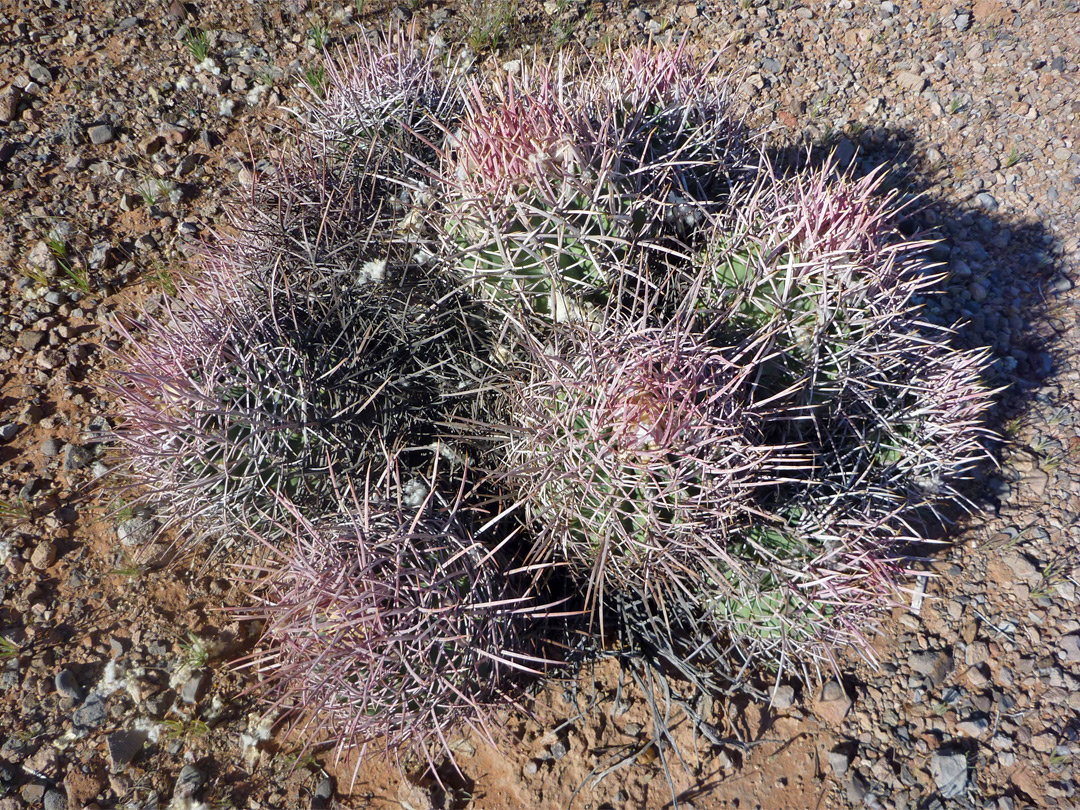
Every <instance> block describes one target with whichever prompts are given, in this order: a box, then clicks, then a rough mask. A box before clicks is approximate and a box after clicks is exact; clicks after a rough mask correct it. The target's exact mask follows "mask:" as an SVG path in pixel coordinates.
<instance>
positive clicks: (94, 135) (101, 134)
mask: <svg viewBox="0 0 1080 810" xmlns="http://www.w3.org/2000/svg"><path fill="white" fill-rule="evenodd" d="M87 134H88V135H89V136H90V142H91V143H93V144H95V145H97V146H100V145H101V144H103V143H108V142H109V141H111V140H112V139H113V129H112V127H110V126H109V125H108V124H98V125H97V126H95V127H90V129H89V130H87Z"/></svg>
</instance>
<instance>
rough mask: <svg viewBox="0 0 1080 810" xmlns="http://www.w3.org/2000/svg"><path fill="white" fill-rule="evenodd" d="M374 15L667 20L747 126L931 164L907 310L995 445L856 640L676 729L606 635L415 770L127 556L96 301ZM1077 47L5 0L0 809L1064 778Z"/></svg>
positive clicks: (481, 61)
mask: <svg viewBox="0 0 1080 810" xmlns="http://www.w3.org/2000/svg"><path fill="white" fill-rule="evenodd" d="M391 20H395V21H397V22H399V23H400V22H405V21H413V22H415V23H416V24H417V26H418V30H419V31H420V32H421V34H422V35H423V36H425V37H430V38H431V40H432V42H433V43H434V47H438V48H444V49H446V51H447V52H448V53H451V54H457V55H459V56H460V55H461V54H463V53H466V51H465V49H468V51H467V53H466V58H468V59H473V60H475V65H476V69H478V70H481V69H491V70H513V69H515V63H514V60H515V59H516V58H517V56H518V55H519V54H520V53H521V52H522V50H523V49H532V48H534V47H535V48H537V49H539V51H540V52H541V53H551V52H554V51H555V50H556V49H557V48H559V47H569V48H572V49H574V50H575V51H578V52H581V51H582V50H585V51H588V52H591V53H597V54H600V53H602V52H603V49H604V48H605V47H608V46H610V45H612V44H614V45H619V44H627V43H635V42H642V41H645V40H646V39H647V38H649V37H652V38H653V39H654V40H656V41H676V40H679V39H681V38H683V37H686V38H687V42H688V46H689V47H690V48H691V49H692V50H694V51H695V52H697V53H699V54H701V55H702V57H705V56H707V55H709V54H713V53H718V54H719V56H718V69H720V70H723V71H725V72H729V73H730V75H731V76H732V88H733V94H734V98H735V101H736V103H737V104H738V105H740V107H741V109H744V110H745V111H746V113H747V116H748V119H749V120H750V122H751V123H753V124H754V125H756V126H759V127H761V128H762V129H763V131H764V132H765V133H766V135H765V136H764V137H765V138H766V143H767V144H768V148H770V149H773V150H776V151H777V152H779V151H781V150H793V149H798V148H804V147H809V146H813V147H815V148H816V150H817V151H818V152H822V151H824V150H829V149H833V150H835V154H836V156H837V158H838V160H839V161H840V162H841V163H843V164H845V165H848V164H853V167H854V168H855V169H857V170H859V171H869V170H871V169H873V168H874V167H876V166H879V165H885V166H887V167H888V168H887V170H888V171H889V172H890V182H891V183H892V184H893V185H895V186H897V187H899V188H901V189H902V190H904V191H905V192H910V193H921V194H922V195H923V197H922V203H923V206H924V207H923V209H922V210H921V212H920V213H919V214H918V215H917V216H916V217H915V218H914V220H913V221H914V222H915V223H916V224H919V225H922V226H924V227H926V228H928V229H930V230H931V231H932V232H933V233H934V234H936V235H937V236H938V237H940V238H941V239H942V241H941V243H940V244H939V245H938V246H937V247H936V248H935V249H934V256H935V258H937V259H938V260H940V261H941V262H942V263H943V266H944V268H945V269H946V270H947V274H948V275H947V278H946V281H945V282H944V284H943V287H944V295H943V296H941V297H940V298H937V299H934V300H932V301H931V302H929V304H928V309H927V313H928V317H930V318H933V319H936V320H938V321H941V322H945V323H954V322H957V321H963V325H961V326H960V327H959V333H958V340H960V341H961V342H962V343H964V344H966V345H971V346H978V345H985V346H988V347H990V350H991V352H992V356H993V359H994V367H993V368H994V376H995V379H994V381H993V382H994V384H995V385H1000V386H1003V390H1002V393H1001V395H1000V399H1001V405H1000V407H999V408H998V409H997V412H996V413H995V414H994V423H995V427H996V429H998V430H999V431H1000V433H1001V435H1002V441H1001V443H1000V446H999V447H998V448H997V453H998V456H999V460H1000V467H998V468H991V469H987V470H985V471H984V472H983V474H982V475H981V476H980V477H979V479H978V480H976V481H974V482H973V483H972V487H971V497H972V499H973V501H975V502H976V503H977V504H978V506H979V507H980V509H981V510H982V511H981V513H979V514H977V515H976V516H974V517H968V518H963V519H961V520H960V521H959V524H958V528H957V531H956V533H955V536H954V537H953V538H951V539H952V540H954V543H953V544H952V545H948V546H943V547H941V548H940V549H937V550H936V551H935V550H933V549H931V552H932V556H931V557H930V558H929V559H928V560H926V561H922V562H917V563H914V564H913V575H912V577H911V579H910V592H909V593H908V594H906V600H907V604H905V605H902V606H897V607H896V608H895V609H894V610H893V611H892V613H891V615H889V616H887V617H886V619H885V621H884V623H883V625H882V628H881V632H880V634H879V635H878V636H877V637H876V646H877V648H878V653H879V656H878V658H879V660H878V662H877V666H876V667H874V666H871V665H870V664H868V663H867V662H860V661H855V660H842V661H841V671H842V678H840V679H839V680H838V681H830V682H828V683H824V684H818V683H816V682H810V683H800V682H797V681H794V680H790V681H789V680H786V679H785V680H783V681H782V682H781V683H779V684H769V683H768V682H767V681H765V680H760V681H757V683H758V685H759V686H761V688H762V689H763V690H764V693H763V697H764V699H762V700H756V701H755V700H753V699H752V698H751V697H748V696H746V695H735V696H732V697H731V698H730V699H729V700H717V701H710V702H709V704H710V705H704V706H699V707H698V710H699V711H700V712H701V713H702V714H703V715H704V716H705V718H706V720H708V721H709V722H710V724H711V725H710V728H713V729H714V731H716V730H718V733H715V734H713V735H712V737H713V738H714V739H709V738H707V737H706V736H702V735H701V734H699V733H696V732H695V730H694V729H692V728H690V727H689V724H688V723H687V721H686V720H685V717H683V716H682V715H680V714H679V712H678V711H673V714H672V723H673V725H674V726H676V739H677V740H680V741H681V742H680V750H679V752H678V753H679V755H680V756H681V759H680V758H679V757H678V756H676V755H675V752H673V751H670V750H668V751H662V752H660V755H659V756H658V755H657V748H656V746H655V745H650V743H651V738H650V727H649V724H648V718H647V716H646V713H645V711H644V707H645V701H644V696H643V695H642V693H641V691H640V690H635V689H634V688H632V686H631V685H629V684H626V685H625V688H621V685H623V679H621V678H620V674H619V670H618V668H617V667H616V666H615V665H614V663H613V662H611V661H608V662H606V663H605V664H604V665H602V666H601V667H599V668H598V669H597V670H596V671H595V672H593V673H591V674H585V675H583V677H582V678H581V679H580V681H579V682H578V683H577V684H572V683H567V684H559V685H555V686H552V687H549V688H548V689H546V690H544V691H543V692H542V693H540V694H538V695H537V697H536V701H535V705H534V706H533V707H531V708H532V710H533V716H532V717H531V718H525V717H524V716H522V717H508V718H507V720H506V729H507V732H508V735H507V739H506V740H504V741H503V742H502V743H501V745H500V747H499V749H498V750H495V749H492V748H491V747H489V746H487V745H486V744H485V743H484V742H483V741H481V740H476V739H473V738H468V737H467V738H465V739H463V740H462V741H460V743H459V745H458V749H459V757H458V759H459V764H460V766H461V769H462V774H460V775H454V774H450V775H447V774H443V777H444V779H443V783H444V785H443V786H442V787H440V786H439V784H438V783H437V782H435V781H433V780H432V779H430V777H428V778H424V777H423V776H422V775H420V776H418V777H417V778H403V777H402V775H401V773H400V772H399V770H398V769H397V767H396V765H394V764H392V763H384V762H368V763H362V764H361V766H360V769H359V771H358V772H357V774H358V775H357V778H356V780H355V783H354V782H353V781H352V780H351V776H352V774H353V768H352V763H335V762H334V761H333V758H332V757H331V756H327V755H324V754H322V753H320V752H319V751H318V750H316V751H305V750H304V745H303V741H301V740H295V739H290V738H288V737H283V736H282V735H280V734H279V735H275V734H273V733H271V731H270V728H269V724H268V722H267V721H266V720H265V719H264V718H263V716H262V714H261V712H260V710H259V707H258V705H257V703H256V702H255V699H254V697H253V696H252V695H250V694H248V693H247V691H246V690H247V689H248V688H249V687H251V686H252V685H253V683H254V680H255V679H253V678H252V677H251V676H250V675H248V674H244V673H241V672H237V671H236V670H235V668H234V667H232V666H230V662H232V661H233V660H234V659H236V658H237V657H238V656H240V655H242V654H243V653H244V652H245V651H247V650H249V649H250V646H251V643H252V638H251V635H252V629H251V628H249V627H247V626H245V625H242V624H240V623H238V622H235V621H233V620H231V619H230V617H229V615H228V613H225V612H223V611H222V610H221V608H222V607H223V606H224V605H226V604H228V603H229V600H230V599H232V598H233V596H232V594H231V590H230V586H229V583H228V582H227V581H226V580H225V579H223V578H221V577H220V576H219V575H218V574H220V573H221V572H212V573H210V574H208V575H207V574H201V575H197V574H194V573H190V572H188V571H186V570H177V569H175V568H173V569H168V570H164V571H161V570H155V569H154V568H153V566H151V565H148V564H147V563H148V562H150V561H152V560H153V558H154V549H148V548H147V547H146V541H147V538H148V537H150V536H151V535H152V534H153V530H154V527H153V525H152V523H151V522H150V521H149V520H148V519H147V518H146V516H144V515H141V514H138V513H133V512H132V511H131V510H130V509H125V507H124V504H123V500H124V493H123V492H120V491H117V490H116V488H115V487H114V486H112V484H111V482H110V477H109V475H108V473H109V469H110V467H111V466H113V465H114V463H115V459H114V458H113V457H112V455H111V453H112V451H111V448H110V445H109V443H108V442H107V441H103V440H102V436H103V435H105V434H107V430H108V427H109V424H110V414H111V406H110V397H109V394H108V386H109V385H110V381H111V378H110V377H109V369H110V368H111V367H114V366H115V364H116V360H115V355H114V352H116V351H122V349H123V347H122V342H121V335H120V333H119V332H118V331H117V329H116V324H117V323H118V322H125V319H130V318H132V317H133V316H135V315H136V314H137V311H138V310H137V307H138V306H142V307H146V308H148V309H150V310H154V309H156V308H158V307H160V306H161V301H162V299H163V298H164V297H166V296H168V294H169V292H170V289H171V287H172V285H173V283H174V282H175V279H176V278H177V276H178V275H179V274H182V273H184V272H187V271H188V268H189V265H188V258H189V257H190V255H191V254H192V253H193V251H194V250H195V249H196V248H197V246H198V244H199V241H200V240H202V239H210V238H213V236H214V233H215V231H216V230H218V229H227V225H228V220H227V210H228V206H229V205H233V204H242V203H243V200H244V195H245V193H246V190H247V188H248V187H249V184H250V180H251V171H252V169H254V168H255V166H256V163H257V161H258V160H260V159H261V158H262V156H263V155H265V154H266V152H267V144H270V143H274V142H276V141H280V139H281V136H280V134H279V130H280V128H281V127H282V126H287V125H288V122H289V120H290V114H289V112H288V110H287V107H288V106H289V104H290V101H291V100H294V99H296V98H297V97H298V96H301V95H303V94H305V93H309V92H311V90H310V88H309V85H310V84H312V83H317V81H318V65H319V59H320V57H319V52H318V46H320V45H321V44H324V43H325V44H328V45H330V46H331V47H333V46H335V45H337V44H340V43H343V42H346V41H349V40H351V39H354V38H355V37H357V36H359V35H360V34H361V31H362V30H363V28H364V27H383V26H385V25H386V24H387V23H388V22H389V21H391ZM1078 55H1080V6H1078V4H1077V2H1076V0H1031V2H1023V0H976V2H974V4H973V5H968V4H960V5H955V6H954V5H953V4H952V0H949V1H948V2H946V3H944V4H942V3H940V2H938V0H926V2H921V3H920V2H918V0H913V2H905V3H894V2H891V0H885V1H884V2H878V1H877V0H872V1H869V2H862V1H861V0H824V1H819V0H806V2H805V3H802V4H800V3H799V2H797V0H792V1H791V2H786V1H785V0H742V2H733V1H730V0H729V2H723V3H722V2H716V0H706V2H701V3H698V4H697V5H694V4H683V5H678V6H674V5H669V4H666V3H655V4H654V3H644V2H643V3H641V4H640V5H628V4H626V3H625V2H622V0H618V1H616V0H611V2H604V1H603V0H599V2H595V3H591V4H585V3H582V2H578V1H577V0H551V1H550V2H546V3H543V4H542V5H536V4H535V2H533V0H522V1H521V2H517V3H512V2H511V0H481V1H480V2H422V1H420V0H417V2H412V3H408V4H406V5H401V6H391V7H386V6H382V5H379V4H378V2H377V0H356V2H355V4H352V5H350V4H345V5H341V4H338V3H331V2H328V1H327V0H311V2H309V0H258V1H257V2H223V1H222V0H200V1H199V2H192V3H187V4H182V3H181V2H180V0H173V2H172V3H171V5H170V3H169V2H168V1H167V0H163V2H161V3H156V2H155V3H149V4H147V3H136V2H133V1H132V0H102V1H100V2H99V0H23V2H16V0H0V267H2V272H0V381H2V398H0V521H2V526H0V530H2V534H0V563H2V565H3V568H2V569H0V740H2V742H0V810H17V809H18V808H37V807H45V808H47V810H62V808H69V809H70V810H78V809H79V808H102V809H104V808H113V807H123V808H157V807H170V808H176V809H177V810H180V809H181V808H197V807H219V808H252V809H253V810H254V809H255V808H288V809H289V810H292V809H293V808H309V807H310V808H320V807H331V806H334V807H341V808H350V807H368V806H372V807H387V806H389V807H396V806H401V807H405V808H415V810H425V809H426V808H431V807H440V806H446V807H475V808H513V807H536V808H541V807H551V808H564V807H581V808H590V807H591V808H601V807H602V808H618V810H621V809H622V808H638V807H667V806H673V805H674V804H676V799H677V805H678V807H681V808H689V807H696V808H699V810H700V809H701V808H714V807H715V808H721V807H724V808H727V807H731V808H759V807H760V808H773V807H775V808H796V807H808V808H809V807H815V808H826V807H861V806H866V807H870V808H879V807H881V808H886V809H887V810H892V809H893V808H896V809H897V810H905V808H927V809H928V810H946V809H947V808H963V807H978V808H996V809H997V810H1020V808H1025V807H1059V808H1068V807H1080V792H1078V791H1080V785H1078V779H1077V777H1076V776H1075V773H1076V772H1077V763H1080V614H1078V610H1077V606H1078V603H1080V577H1078V570H1077V566H1078V564H1077V562H1076V561H1077V559H1078V558H1080V524H1078V519H1080V475H1078V463H1080V462H1078V459H1080V454H1078V452H1077V450H1078V449H1080V434H1078V427H1080V411H1078V409H1077V401H1076V400H1077V394H1078V391H1080V365H1078V363H1080V351H1078V349H1080V334H1078V329H1080V306H1078V304H1080V300H1078V293H1077V290H1076V287H1075V285H1076V281H1077V274H1078V271H1080V248H1078V235H1080V226H1078V223H1080V56H1078ZM665 766H666V767H665ZM406 770H408V769H406ZM602 774H606V776H605V778H603V779H600V780H599V781H598V780H597V779H596V778H595V777H597V776H600V775H602ZM413 776H417V775H415V774H413ZM673 797H674V798H673Z"/></svg>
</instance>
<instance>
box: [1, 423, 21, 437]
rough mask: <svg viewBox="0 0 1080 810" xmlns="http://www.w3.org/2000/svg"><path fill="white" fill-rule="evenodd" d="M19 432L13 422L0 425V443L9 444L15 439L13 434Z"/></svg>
mask: <svg viewBox="0 0 1080 810" xmlns="http://www.w3.org/2000/svg"><path fill="white" fill-rule="evenodd" d="M18 432H19V426H18V425H16V424H15V423H14V422H7V423H5V424H3V425H0V442H10V441H11V440H12V439H14V438H15V434H16V433H18Z"/></svg>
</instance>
